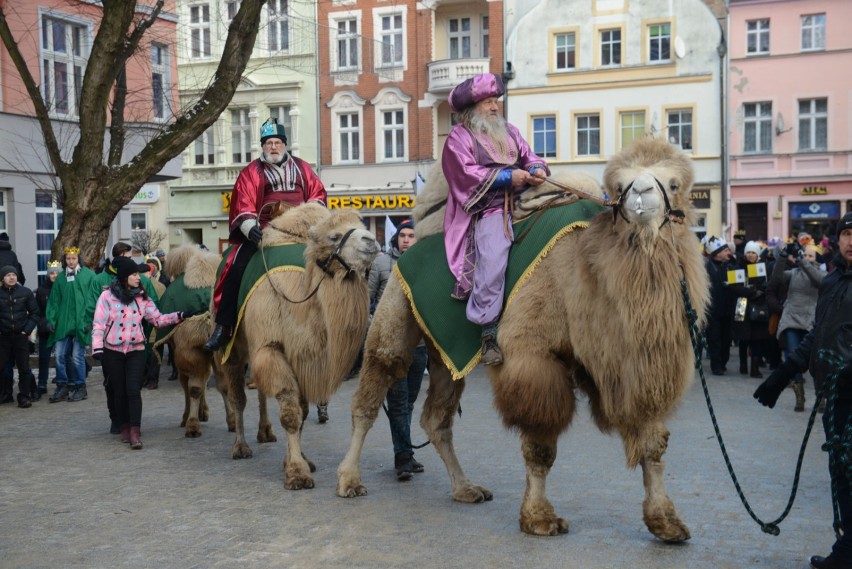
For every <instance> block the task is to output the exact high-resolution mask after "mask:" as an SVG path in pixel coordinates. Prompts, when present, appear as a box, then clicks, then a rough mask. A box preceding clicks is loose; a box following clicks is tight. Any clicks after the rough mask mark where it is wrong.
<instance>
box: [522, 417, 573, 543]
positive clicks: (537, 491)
mask: <svg viewBox="0 0 852 569" xmlns="http://www.w3.org/2000/svg"><path fill="white" fill-rule="evenodd" d="M557 437H558V434H557V435H554V436H550V437H544V436H534V435H532V434H531V433H528V432H524V433H522V434H521V453H522V454H523V455H524V462H525V463H526V467H527V488H526V490H525V491H524V499H523V501H522V502H521V516H520V524H521V531H523V532H526V533H531V534H533V535H558V534H560V533H568V522H567V521H566V520H565V519H563V518H560V517H559V516H557V515H556V512H555V511H554V509H553V505H552V504H551V503H550V500H548V499H547V492H546V482H547V475H548V474H549V473H550V469H551V467H552V466H553V461H554V460H556V438H557Z"/></svg>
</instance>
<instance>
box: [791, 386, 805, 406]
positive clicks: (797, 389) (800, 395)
mask: <svg viewBox="0 0 852 569" xmlns="http://www.w3.org/2000/svg"><path fill="white" fill-rule="evenodd" d="M793 393H795V394H796V406H795V407H793V411H799V412H801V411H804V410H805V384H804V383H802V382H801V381H794V382H793Z"/></svg>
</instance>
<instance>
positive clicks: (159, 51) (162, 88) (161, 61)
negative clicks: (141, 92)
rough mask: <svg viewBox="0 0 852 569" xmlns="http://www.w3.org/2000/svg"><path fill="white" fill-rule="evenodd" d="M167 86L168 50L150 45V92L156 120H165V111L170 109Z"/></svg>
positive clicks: (168, 84)
mask: <svg viewBox="0 0 852 569" xmlns="http://www.w3.org/2000/svg"><path fill="white" fill-rule="evenodd" d="M169 86H170V82H169V48H168V46H165V45H162V44H158V43H152V44H151V91H152V92H153V103H154V104H153V108H154V117H156V118H158V119H163V118H166V109H167V108H168V107H170V102H171V101H169ZM170 110H171V109H169V111H170Z"/></svg>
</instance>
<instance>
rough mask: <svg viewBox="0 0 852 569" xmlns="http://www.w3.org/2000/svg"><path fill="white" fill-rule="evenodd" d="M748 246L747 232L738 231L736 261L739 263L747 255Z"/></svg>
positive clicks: (735, 236)
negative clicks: (746, 247)
mask: <svg viewBox="0 0 852 569" xmlns="http://www.w3.org/2000/svg"><path fill="white" fill-rule="evenodd" d="M745 246H746V230H745V229H737V230H736V231H734V259H735V260H736V261H737V262H739V261H740V260H741V259H742V258H743V256H744V255H745Z"/></svg>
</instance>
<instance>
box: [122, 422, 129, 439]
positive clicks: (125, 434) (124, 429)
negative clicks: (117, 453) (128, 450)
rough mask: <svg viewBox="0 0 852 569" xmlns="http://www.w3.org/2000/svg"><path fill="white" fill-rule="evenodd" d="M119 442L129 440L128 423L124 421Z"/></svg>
mask: <svg viewBox="0 0 852 569" xmlns="http://www.w3.org/2000/svg"><path fill="white" fill-rule="evenodd" d="M121 442H123V443H125V444H127V443H129V442H130V423H124V424H123V425H122V426H121Z"/></svg>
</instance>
